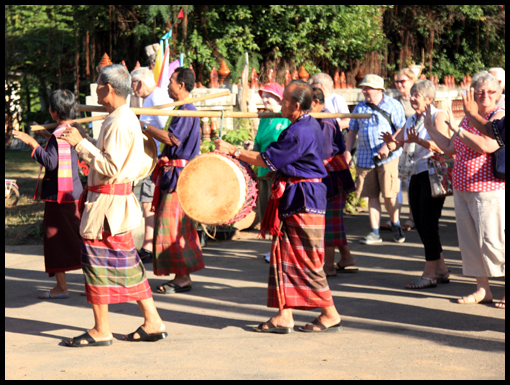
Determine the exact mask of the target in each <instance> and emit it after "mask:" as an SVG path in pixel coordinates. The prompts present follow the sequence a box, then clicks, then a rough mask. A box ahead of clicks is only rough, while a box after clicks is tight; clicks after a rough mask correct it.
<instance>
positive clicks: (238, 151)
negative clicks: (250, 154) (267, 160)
mask: <svg viewBox="0 0 510 385" xmlns="http://www.w3.org/2000/svg"><path fill="white" fill-rule="evenodd" d="M242 149H243V148H242V147H241V146H237V148H236V151H235V152H234V156H235V157H236V158H237V159H239V158H240V157H241V150H242Z"/></svg>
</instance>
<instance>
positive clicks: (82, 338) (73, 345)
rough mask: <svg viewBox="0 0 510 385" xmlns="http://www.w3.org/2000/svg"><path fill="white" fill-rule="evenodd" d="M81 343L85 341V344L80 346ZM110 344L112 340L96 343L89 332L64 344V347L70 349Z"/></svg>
mask: <svg viewBox="0 0 510 385" xmlns="http://www.w3.org/2000/svg"><path fill="white" fill-rule="evenodd" d="M71 341H72V342H71ZM81 341H87V343H86V344H82V343H81ZM112 343H113V339H111V340H109V341H96V340H95V339H94V338H92V336H91V335H90V334H89V332H85V333H83V334H82V335H81V336H78V337H74V338H73V339H72V340H68V341H66V342H65V344H66V346H69V347H71V348H86V347H87V346H110V345H111V344H112Z"/></svg>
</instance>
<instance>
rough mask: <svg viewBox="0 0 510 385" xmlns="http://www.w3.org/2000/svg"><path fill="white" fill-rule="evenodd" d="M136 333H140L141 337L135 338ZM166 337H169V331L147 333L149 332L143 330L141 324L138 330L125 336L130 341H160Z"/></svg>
mask: <svg viewBox="0 0 510 385" xmlns="http://www.w3.org/2000/svg"><path fill="white" fill-rule="evenodd" d="M136 333H138V335H139V336H140V338H134V337H135V334H136ZM166 337H168V333H167V332H162V333H155V334H147V332H146V331H145V330H143V329H142V327H141V326H140V327H139V328H138V329H136V331H135V332H134V333H131V334H128V335H127V336H125V337H124V340H126V341H130V342H142V341H151V342H153V341H159V340H162V339H165V338H166Z"/></svg>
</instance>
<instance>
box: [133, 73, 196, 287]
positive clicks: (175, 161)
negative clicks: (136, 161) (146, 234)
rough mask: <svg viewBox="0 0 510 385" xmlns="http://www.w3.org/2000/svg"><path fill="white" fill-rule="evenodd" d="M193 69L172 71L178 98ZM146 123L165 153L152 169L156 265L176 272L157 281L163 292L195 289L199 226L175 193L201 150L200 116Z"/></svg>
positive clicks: (184, 94) (171, 91) (172, 92)
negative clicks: (161, 123)
mask: <svg viewBox="0 0 510 385" xmlns="http://www.w3.org/2000/svg"><path fill="white" fill-rule="evenodd" d="M194 84H195V75H194V74H193V71H192V70H190V69H189V68H184V67H179V68H177V69H176V70H175V72H174V73H173V74H172V76H171V77H170V84H169V85H168V95H169V96H170V97H171V98H172V99H173V100H174V101H176V102H177V101H181V100H185V99H187V98H189V94H190V92H191V91H192V90H193V87H194ZM178 110H181V111H196V110H197V109H196V108H195V106H194V105H193V104H183V105H182V106H180V107H178ZM140 124H142V131H144V132H146V133H148V134H149V135H150V136H152V137H153V138H154V139H155V140H157V141H159V142H161V147H160V150H161V158H160V160H159V162H158V164H157V166H156V169H155V170H154V173H153V181H154V183H155V184H156V188H155V191H154V197H153V201H152V210H153V211H154V210H155V212H156V226H155V229H154V230H155V234H154V257H153V268H154V274H155V275H160V276H162V275H170V274H175V278H174V279H173V280H171V281H169V282H167V283H165V284H163V285H161V286H159V287H158V289H157V291H158V293H161V294H172V293H184V292H189V291H190V290H191V286H192V282H191V277H190V274H191V273H194V272H196V271H199V270H202V269H203V268H204V267H205V266H204V258H203V255H202V248H201V247H200V239H199V237H198V233H197V230H196V229H195V227H194V226H193V223H192V221H191V218H189V217H188V216H187V215H186V214H185V213H184V211H183V209H182V207H181V205H180V203H179V199H178V198H177V192H176V191H175V189H176V187H177V181H178V179H179V175H180V174H181V171H182V169H183V168H184V166H185V165H186V164H187V163H188V162H189V161H190V160H192V159H193V158H195V157H196V156H198V155H199V154H200V119H199V118H196V117H179V116H176V117H175V116H174V117H171V118H169V119H168V120H167V122H166V125H165V127H164V129H163V130H160V129H158V128H156V127H154V126H152V125H150V124H145V123H142V122H141V123H140Z"/></svg>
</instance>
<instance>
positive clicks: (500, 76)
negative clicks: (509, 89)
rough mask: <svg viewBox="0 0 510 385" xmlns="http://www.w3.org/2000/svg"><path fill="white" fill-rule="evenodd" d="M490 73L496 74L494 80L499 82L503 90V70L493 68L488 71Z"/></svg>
mask: <svg viewBox="0 0 510 385" xmlns="http://www.w3.org/2000/svg"><path fill="white" fill-rule="evenodd" d="M490 72H495V73H496V75H495V76H496V79H498V81H499V82H501V88H505V70H504V69H503V68H499V67H494V68H491V69H490V70H489V73H490ZM491 75H492V74H491Z"/></svg>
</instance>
